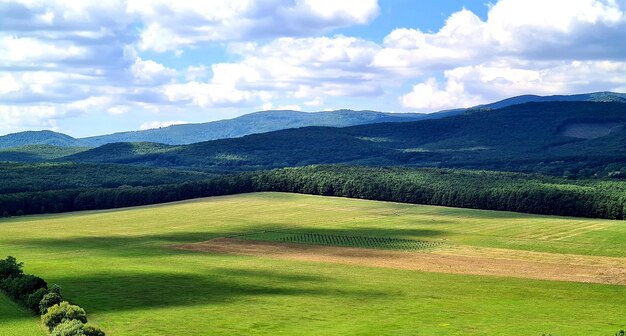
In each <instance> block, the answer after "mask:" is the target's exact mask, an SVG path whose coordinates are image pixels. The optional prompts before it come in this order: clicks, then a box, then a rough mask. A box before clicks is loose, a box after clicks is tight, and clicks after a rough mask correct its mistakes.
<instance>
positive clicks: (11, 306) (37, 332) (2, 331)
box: [0, 294, 45, 336]
mask: <svg viewBox="0 0 626 336" xmlns="http://www.w3.org/2000/svg"><path fill="white" fill-rule="evenodd" d="M37 322H38V320H37V318H35V317H34V316H33V315H31V314H30V313H27V312H26V311H25V310H23V309H22V308H20V307H19V306H18V305H16V304H15V303H13V302H11V300H9V299H8V298H7V297H5V296H4V295H2V294H0V335H2V336H43V335H45V333H44V330H43V329H42V328H40V327H39V324H38V323H37Z"/></svg>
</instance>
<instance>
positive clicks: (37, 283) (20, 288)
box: [0, 274, 48, 305]
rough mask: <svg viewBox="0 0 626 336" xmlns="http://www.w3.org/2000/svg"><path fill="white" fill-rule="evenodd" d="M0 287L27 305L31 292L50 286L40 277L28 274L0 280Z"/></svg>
mask: <svg viewBox="0 0 626 336" xmlns="http://www.w3.org/2000/svg"><path fill="white" fill-rule="evenodd" d="M0 288H2V290H4V291H5V292H6V293H7V295H8V296H10V297H12V298H13V299H16V300H17V301H19V302H20V303H21V304H24V305H25V303H26V299H27V296H28V295H29V294H31V293H33V292H35V291H36V290H38V289H40V288H48V284H47V283H46V281H45V280H44V279H42V278H40V277H36V276H34V275H29V274H27V275H20V276H17V277H10V278H8V279H4V280H2V281H0Z"/></svg>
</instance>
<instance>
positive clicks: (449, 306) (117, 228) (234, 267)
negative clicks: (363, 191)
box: [0, 193, 626, 336]
mask: <svg viewBox="0 0 626 336" xmlns="http://www.w3.org/2000/svg"><path fill="white" fill-rule="evenodd" d="M272 230H274V231H275V230H280V231H286V232H289V233H290V234H294V235H299V234H306V233H317V234H324V235H344V236H347V235H350V236H359V237H389V238H394V239H408V240H420V241H442V242H445V244H446V245H468V246H479V247H497V248H506V249H517V250H528V251H543V252H553V253H567V254H582V255H597V256H613V257H625V256H626V247H624V245H623V242H624V241H626V224H624V223H623V222H619V221H608V220H595V219H583V218H565V217H548V216H534V215H525V214H515V213H506V212H492V211H480V210H468V209H453V208H443V207H432V206H419V205H407V204H397V203H385V202H375V201H365V200H354V199H341V198H330V197H328V198H326V197H317V196H304V195H295V194H283V193H259V194H247V195H237V196H227V197H216V198H209V199H202V200H194V201H187V202H180V203H174V204H165V205H158V206H149V207H139V208H132V209H122V210H110V211H97V212H83V213H73V214H61V215H49V216H31V217H22V218H12V219H4V220H2V221H0V232H1V234H0V256H2V257H3V256H5V255H13V256H15V257H17V258H18V259H19V260H21V261H23V262H24V263H25V265H26V269H25V270H26V272H27V273H32V274H37V275H39V276H42V277H43V278H45V279H46V280H48V282H49V283H57V284H59V285H60V286H61V287H62V288H63V291H64V293H65V295H66V297H68V298H69V299H70V301H72V302H73V303H76V304H79V305H81V306H83V307H84V308H85V309H86V310H87V312H88V314H89V317H90V320H91V322H94V323H95V324H98V325H100V326H102V327H103V328H104V329H105V330H106V331H107V332H108V335H112V336H115V335H541V334H542V333H546V334H547V333H551V334H552V335H568V336H571V335H586V336H587V335H614V334H615V333H616V332H617V331H618V330H619V329H620V328H622V329H623V328H625V327H626V318H625V317H624V310H625V307H626V286H611V285H597V284H581V283H570V282H557V281H538V280H526V279H513V278H502V277H489V276H468V275H454V274H436V273H422V272H415V271H407V270H394V269H383V268H371V267H362V266H347V265H339V264H329V263H314V262H303V261H288V260H277V259H270V258H260V257H250V256H232V255H219V254H211V253H196V252H188V251H180V250H173V249H169V248H167V245H170V244H179V243H191V242H200V241H205V240H208V239H211V238H216V237H225V236H233V235H241V234H251V233H255V232H259V231H272ZM5 310H15V306H14V305H12V304H9V303H8V302H6V301H0V311H1V312H4V311H5ZM15 314H17V316H20V315H22V316H26V315H24V313H22V312H19V314H18V313H15ZM0 316H2V317H0V321H2V323H0V335H5V334H6V333H7V332H10V330H12V328H13V327H11V326H12V324H8V323H5V322H4V320H2V319H4V314H3V315H0ZM10 321H17V319H11V320H10ZM25 321H31V320H29V319H28V318H26V320H25ZM7 326H8V327H7ZM37 328H38V326H37V325H36V320H32V326H31V329H32V330H37Z"/></svg>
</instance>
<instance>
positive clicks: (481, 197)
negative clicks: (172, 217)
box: [0, 166, 626, 219]
mask: <svg viewBox="0 0 626 336" xmlns="http://www.w3.org/2000/svg"><path fill="white" fill-rule="evenodd" d="M259 191H281V192H296V193H305V194H315V195H326V196H343V197H352V198H363V199H372V200H385V201H396V202H405V203H415V204H431V205H444V206H453V207H464V208H476V209H488V210H507V211H517V212H527V213H536V214H548V215H568V216H583V217H599V218H609V219H623V218H624V212H625V205H626V193H625V191H626V183H625V182H621V181H605V180H577V181H570V180H566V179H561V178H554V177H545V176H541V175H527V174H518V173H503V172H491V171H468V170H449V169H408V168H372V167H347V166H310V167H300V168H284V169H277V170H272V171H261V172H250V173H242V174H236V175H224V176H217V177H213V178H209V179H202V180H196V181H190V182H185V183H176V184H165V185H155V186H135V187H133V186H128V185H124V186H120V187H116V188H80V187H79V188H70V189H64V190H51V191H37V192H21V193H7V194H4V195H0V214H2V215H4V216H10V215H23V214H38V213H49V212H64V211H76V210H90V209H108V208H118V207H128V206H137V205H145V204H155V203H162V202H171V201H178V200H184V199H191V198H198V197H206V196H216V195H228V194H236V193H246V192H259Z"/></svg>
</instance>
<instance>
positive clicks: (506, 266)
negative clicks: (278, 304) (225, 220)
mask: <svg viewBox="0 0 626 336" xmlns="http://www.w3.org/2000/svg"><path fill="white" fill-rule="evenodd" d="M173 248H176V249H183V250H191V251H200V252H212V253H227V254H236V255H246V256H258V257H267V258H279V259H287V260H300V261H312V262H329V263H338V264H346V265H360V266H369V267H385V268H395V269H404V270H415V271H423V272H438V273H454V274H474V275H491V276H506V277H515V278H526V279H538V280H557V281H573V282H584V283H599V284H619V285H626V258H610V257H595V256H579V255H565V254H551V253H540V252H529V251H515V250H505V249H490V248H475V247H458V248H455V247H452V248H443V249H439V250H433V251H431V252H406V251H389V250H374V249H363V248H352V247H336V246H320V245H304V244H288V243H276V242H267V241H255V240H242V239H234V238H218V239H212V240H209V241H206V242H201V243H193V244H184V245H176V246H173Z"/></svg>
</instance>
